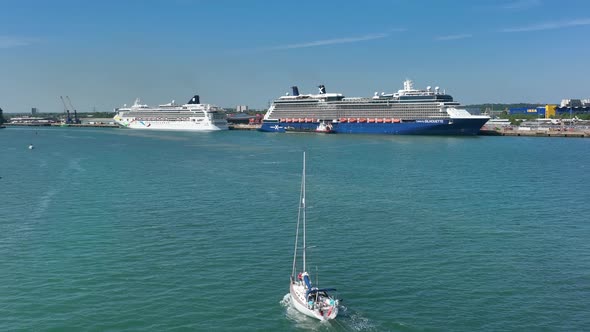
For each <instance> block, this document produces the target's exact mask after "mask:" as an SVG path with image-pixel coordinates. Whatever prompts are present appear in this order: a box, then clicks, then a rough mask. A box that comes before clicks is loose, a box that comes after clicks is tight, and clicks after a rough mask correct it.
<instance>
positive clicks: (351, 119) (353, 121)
mask: <svg viewBox="0 0 590 332" xmlns="http://www.w3.org/2000/svg"><path fill="white" fill-rule="evenodd" d="M348 122H349V123H355V122H356V119H355V118H348Z"/></svg>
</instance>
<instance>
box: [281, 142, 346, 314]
mask: <svg viewBox="0 0 590 332" xmlns="http://www.w3.org/2000/svg"><path fill="white" fill-rule="evenodd" d="M306 227H307V225H306V209H305V152H304V153H303V174H302V177H301V196H300V201H299V213H298V215H297V232H296V235H295V251H294V253H293V270H292V272H291V285H290V290H289V293H290V294H291V303H292V304H293V305H294V306H295V308H296V309H297V310H298V311H300V312H301V313H303V314H305V315H307V316H310V317H313V318H317V319H319V320H322V321H323V320H329V319H334V318H336V316H337V315H338V300H337V299H335V298H334V297H333V296H332V295H330V294H329V292H331V291H335V289H333V288H318V287H315V286H314V285H313V284H312V282H311V278H310V276H309V274H308V273H307V265H306V250H307V245H306ZM300 228H301V229H302V233H303V234H302V235H303V236H302V239H301V240H300V239H299V229H300ZM300 241H301V243H300ZM299 245H301V246H299ZM299 251H301V260H302V264H303V266H302V267H301V268H302V269H301V270H300V272H299V273H298V274H297V276H295V272H296V271H297V254H298V252H299ZM316 281H317V280H316Z"/></svg>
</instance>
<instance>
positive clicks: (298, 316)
mask: <svg viewBox="0 0 590 332" xmlns="http://www.w3.org/2000/svg"><path fill="white" fill-rule="evenodd" d="M279 303H280V304H281V306H283V307H284V308H285V316H286V317H287V319H288V320H290V321H292V322H293V323H294V324H295V327H297V328H300V329H305V330H311V331H334V330H336V331H377V329H376V327H375V325H374V324H373V323H371V322H370V321H369V319H368V318H366V317H363V316H362V315H361V314H359V313H357V312H350V310H348V308H347V307H346V306H343V305H339V306H338V317H337V318H336V319H333V320H327V321H318V320H316V319H313V318H310V317H307V316H305V315H304V314H302V313H300V312H299V311H297V309H295V308H294V307H293V306H292V305H291V295H290V294H289V293H287V294H285V296H283V299H282V300H281V301H280V302H279Z"/></svg>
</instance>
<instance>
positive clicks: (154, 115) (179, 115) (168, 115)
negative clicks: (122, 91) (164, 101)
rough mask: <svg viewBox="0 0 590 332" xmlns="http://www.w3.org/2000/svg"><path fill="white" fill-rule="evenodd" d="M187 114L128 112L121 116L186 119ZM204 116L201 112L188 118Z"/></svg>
mask: <svg viewBox="0 0 590 332" xmlns="http://www.w3.org/2000/svg"><path fill="white" fill-rule="evenodd" d="M187 115H188V114H187V113H186V112H141V113H139V112H137V113H135V112H129V113H126V114H122V116H124V117H158V118H170V117H186V116H187ZM204 116H205V115H204V114H203V113H201V112H197V113H191V114H190V117H196V118H200V117H204Z"/></svg>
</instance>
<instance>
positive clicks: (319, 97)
mask: <svg viewBox="0 0 590 332" xmlns="http://www.w3.org/2000/svg"><path fill="white" fill-rule="evenodd" d="M292 89H293V93H292V95H286V96H282V97H280V98H278V99H276V100H274V102H273V103H272V105H271V106H270V108H269V109H268V111H267V113H266V115H265V116H264V121H263V123H262V126H261V128H260V130H261V131H267V132H286V131H311V132H316V131H317V130H318V128H319V127H321V126H323V127H329V128H330V129H331V132H334V133H364V134H400V135H402V134H406V135H407V134H424V135H477V134H478V133H479V130H480V128H481V127H482V126H483V125H484V123H486V121H488V120H489V119H490V117H489V116H484V115H472V114H470V113H469V112H468V111H467V110H465V109H464V108H462V107H461V105H460V103H458V102H455V101H453V97H451V96H450V95H448V94H446V93H445V92H444V91H443V92H441V91H440V89H439V88H438V87H435V88H434V90H433V89H431V87H427V88H426V90H419V89H414V86H413V82H412V81H410V80H406V81H405V82H404V88H403V89H401V90H399V91H398V92H396V93H390V94H386V93H381V94H379V93H377V92H375V95H374V96H373V97H372V98H359V97H355V98H347V97H345V96H344V95H342V94H340V93H326V88H325V86H324V85H320V86H319V93H318V94H299V89H298V88H297V87H296V86H294V87H292Z"/></svg>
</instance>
